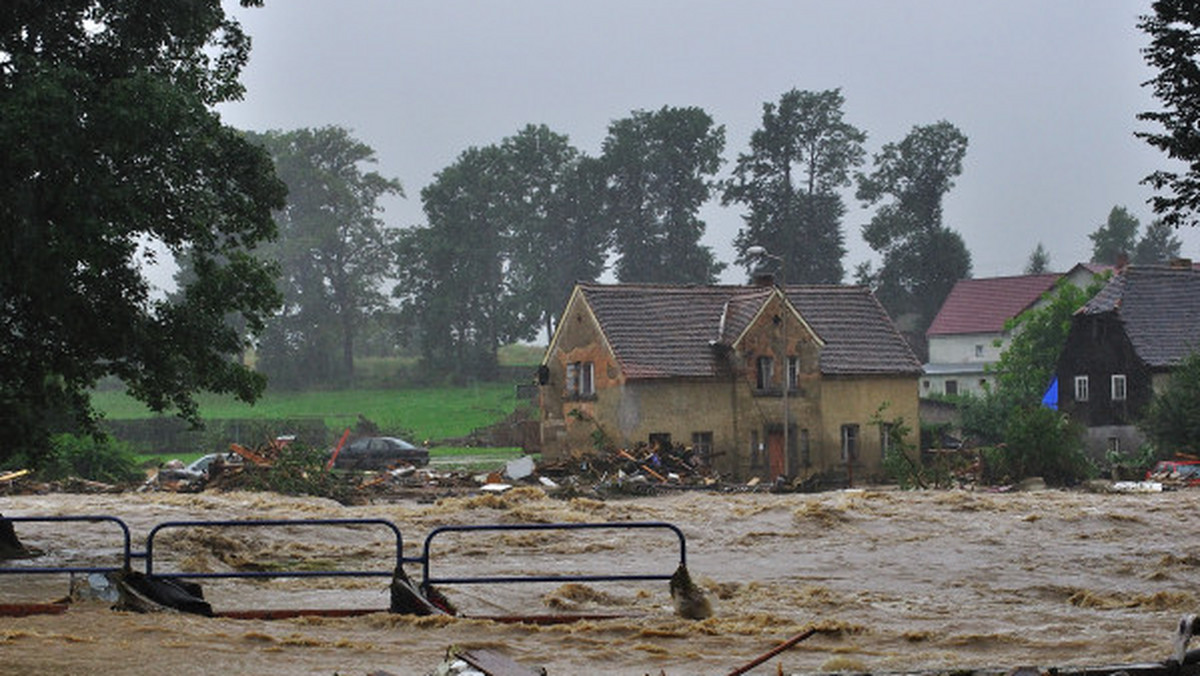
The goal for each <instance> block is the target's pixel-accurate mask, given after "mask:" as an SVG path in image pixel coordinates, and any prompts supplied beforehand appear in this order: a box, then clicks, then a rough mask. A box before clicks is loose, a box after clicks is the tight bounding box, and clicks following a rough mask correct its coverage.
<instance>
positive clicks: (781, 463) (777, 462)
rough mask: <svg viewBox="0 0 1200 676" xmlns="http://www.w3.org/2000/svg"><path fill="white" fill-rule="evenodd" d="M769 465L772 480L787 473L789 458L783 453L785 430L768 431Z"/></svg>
mask: <svg viewBox="0 0 1200 676" xmlns="http://www.w3.org/2000/svg"><path fill="white" fill-rule="evenodd" d="M767 467H768V468H769V469H770V471H771V475H770V476H769V477H768V478H769V479H771V480H772V481H774V480H775V479H777V478H778V477H781V476H786V475H787V458H786V456H785V455H784V453H783V430H779V431H773V432H767Z"/></svg>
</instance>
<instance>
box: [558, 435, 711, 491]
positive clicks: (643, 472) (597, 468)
mask: <svg viewBox="0 0 1200 676" xmlns="http://www.w3.org/2000/svg"><path fill="white" fill-rule="evenodd" d="M538 471H539V472H540V473H541V474H542V475H543V476H549V477H554V478H557V479H559V480H560V482H562V483H565V484H572V485H575V486H576V487H579V486H583V485H588V486H590V487H592V488H595V489H597V490H614V489H615V490H626V491H630V492H635V493H637V492H651V491H652V490H653V489H655V488H697V487H700V488H704V487H715V486H717V485H718V484H720V481H721V479H720V476H719V475H718V474H717V473H716V472H715V471H713V470H712V468H710V467H709V465H708V463H707V462H706V461H705V459H704V458H703V457H701V454H699V453H697V452H696V451H695V450H694V449H693V448H692V447H690V446H683V445H679V444H676V445H674V446H669V447H666V448H664V447H662V446H661V445H657V444H656V445H653V446H651V445H649V444H639V445H637V446H635V447H634V448H632V449H623V448H622V449H617V450H614V451H610V452H607V453H588V454H579V455H576V456H575V457H574V458H572V459H571V460H568V461H563V462H556V463H543V464H542V465H540V466H539V467H538Z"/></svg>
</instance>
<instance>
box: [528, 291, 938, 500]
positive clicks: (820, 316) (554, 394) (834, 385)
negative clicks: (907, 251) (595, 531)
mask: <svg viewBox="0 0 1200 676" xmlns="http://www.w3.org/2000/svg"><path fill="white" fill-rule="evenodd" d="M920 368H921V367H920V363H919V362H918V361H917V359H916V358H915V357H914V356H913V354H912V352H911V350H910V349H909V348H908V345H907V343H905V342H904V340H903V338H901V337H900V335H899V334H898V333H897V332H896V330H895V327H894V326H893V325H892V324H891V321H890V320H889V319H888V317H887V314H886V312H884V310H883V308H882V307H881V306H880V305H879V303H878V302H877V301H876V300H875V297H874V296H873V295H872V294H871V292H870V291H869V290H868V289H865V288H861V287H842V286H788V287H786V289H784V288H780V287H777V286H775V285H773V284H763V285H758V286H666V285H637V284H617V285H602V284H580V285H578V286H576V288H575V289H574V292H573V293H572V295H571V299H570V300H569V301H568V303H567V306H566V309H565V310H564V311H563V314H562V316H561V318H560V320H559V324H558V327H557V329H556V331H555V334H554V336H553V337H552V339H551V341H550V345H549V347H548V348H547V351H546V355H545V358H544V360H543V363H542V369H541V379H540V381H541V386H540V388H539V390H540V402H541V426H542V453H543V457H546V458H548V459H562V458H567V457H570V456H572V454H581V453H587V452H591V451H593V450H594V449H596V448H597V447H609V448H628V447H632V446H635V445H637V444H638V443H650V444H653V443H655V442H658V443H663V444H683V445H686V446H691V447H692V448H693V450H695V451H696V453H697V454H698V456H699V457H700V458H701V459H702V460H703V461H704V462H706V463H708V464H709V465H711V467H712V468H713V469H715V470H716V471H718V472H720V473H721V474H722V475H724V476H729V477H733V478H735V479H737V480H745V479H749V478H751V477H761V478H763V479H766V480H774V479H775V478H777V477H781V476H782V477H788V478H791V479H805V478H809V477H812V476H814V475H849V476H852V477H857V478H864V479H867V478H878V477H880V476H881V474H882V458H883V453H884V450H885V447H886V445H887V443H889V442H888V441H887V439H886V435H884V434H883V433H882V432H883V430H881V426H880V425H877V424H872V423H871V420H872V418H873V417H874V416H875V414H876V412H877V411H879V410H880V408H881V406H884V405H885V404H886V405H887V408H886V409H885V410H884V412H883V413H882V415H881V418H883V419H886V420H893V419H896V418H898V417H902V418H903V419H904V421H905V423H906V424H907V425H908V426H910V427H911V428H912V431H911V435H912V438H911V439H910V441H911V442H912V443H914V444H915V443H916V440H917V438H918V437H917V434H918V429H917V427H918V413H917V396H916V387H915V385H916V381H917V377H918V376H919V374H920Z"/></svg>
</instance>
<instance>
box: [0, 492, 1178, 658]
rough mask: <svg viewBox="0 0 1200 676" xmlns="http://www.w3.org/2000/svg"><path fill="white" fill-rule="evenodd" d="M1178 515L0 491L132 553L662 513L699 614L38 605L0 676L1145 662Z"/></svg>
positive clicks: (88, 554)
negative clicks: (231, 525) (486, 664)
mask: <svg viewBox="0 0 1200 676" xmlns="http://www.w3.org/2000/svg"><path fill="white" fill-rule="evenodd" d="M1198 508H1200V492H1197V491H1195V490H1182V491H1176V492H1166V493H1151V494H1134V495H1129V494H1124V495H1122V494H1094V493H1083V492H1061V491H1043V492H1031V493H983V492H974V493H972V492H962V491H955V492H899V491H893V490H883V489H880V490H865V491H855V492H849V491H848V492H833V493H822V494H812V495H769V494H711V493H680V494H672V495H667V496H659V497H646V498H636V499H621V500H609V501H598V500H591V499H582V498H578V499H574V500H569V501H561V500H556V499H551V498H548V497H546V496H545V495H544V494H543V493H542V492H541V491H540V490H537V489H532V488H519V489H515V490H513V491H510V492H509V493H506V494H504V495H500V496H477V497H461V498H444V499H442V500H439V501H438V502H437V503H435V504H418V503H417V502H398V503H392V504H376V505H370V506H363V507H343V506H341V505H338V504H336V503H333V502H330V501H326V500H320V499H306V498H290V497H282V496H273V495H265V494H251V493H226V494H219V493H211V494H210V493H204V494H199V495H170V494H126V495H117V496H92V495H87V496H84V495H46V496H29V497H9V498H0V513H3V514H5V515H6V516H47V515H68V514H111V515H114V516H117V517H120V518H121V519H122V520H124V521H126V522H127V523H128V524H129V525H130V528H131V530H132V531H133V543H134V549H135V550H138V549H140V548H141V546H142V544H144V542H145V538H146V535H147V533H148V532H149V530H150V529H151V528H152V527H153V526H154V524H157V523H160V522H164V521H170V520H179V519H247V518H257V519H262V518H271V519H296V518H383V519H387V520H390V521H392V522H394V523H395V524H396V525H397V526H398V527H399V528H400V530H401V531H402V533H403V535H404V538H405V542H404V550H405V554H406V555H409V556H415V555H417V554H419V550H420V545H421V542H422V541H423V539H424V538H425V535H426V534H427V533H428V532H429V531H430V530H431V529H433V528H434V527H436V526H439V525H450V524H490V523H550V522H577V523H586V522H605V521H648V520H662V521H667V522H671V523H674V524H676V525H678V526H679V527H680V528H681V529H682V530H683V532H684V533H685V535H686V537H687V558H688V568H689V569H690V571H691V574H692V577H693V579H694V580H695V581H696V582H697V583H698V584H699V585H700V586H701V587H702V588H703V589H704V590H705V591H706V592H707V593H708V594H709V597H710V598H711V599H712V601H713V604H714V606H715V610H716V614H715V616H714V617H712V618H710V619H707V620H703V621H688V620H682V619H679V618H677V617H675V615H674V614H673V613H672V610H671V607H670V598H669V595H668V591H667V585H666V583H665V582H659V581H651V582H636V583H628V582H625V583H610V582H606V583H587V584H580V583H569V584H561V583H554V584H543V583H538V584H525V585H504V586H479V585H448V586H445V587H443V588H442V591H444V592H445V593H446V595H447V596H449V597H450V598H451V600H453V601H454V602H455V603H456V604H457V605H458V606H459V609H460V610H461V611H462V612H464V613H466V614H471V615H494V614H498V613H509V612H518V613H530V614H532V613H591V614H613V615H619V617H614V618H611V619H600V620H589V621H583V622H577V623H574V624H567V625H559V626H541V627H539V626H529V625H509V624H500V623H496V622H492V621H489V620H483V619H461V618H414V617H406V616H397V615H389V614H386V613H376V614H368V615H364V616H360V617H352V618H340V619H325V618H307V619H292V620H276V621H258V620H234V619H225V618H217V619H212V618H204V617H196V616H190V615H182V614H176V613H157V614H149V615H138V614H132V613H120V612H115V611H112V610H109V609H108V606H107V605H106V604H104V603H102V602H98V601H94V602H86V603H77V604H76V605H74V606H72V608H71V609H70V610H69V611H68V612H66V613H65V614H62V615H45V616H33V617H25V618H0V673H4V674H23V673H36V674H98V673H122V674H155V675H160V674H171V675H172V676H180V675H183V674H212V673H229V674H243V673H244V674H327V675H328V674H334V673H338V674H365V673H367V672H369V671H372V670H377V669H381V670H386V671H390V672H392V673H395V674H426V673H429V672H430V671H432V670H433V669H434V668H435V667H436V666H437V664H438V663H439V662H440V661H441V658H442V656H443V655H444V653H445V651H446V649H447V647H449V646H452V645H458V646H466V647H488V648H493V649H497V650H502V651H503V652H505V653H507V654H508V655H509V656H510V657H512V658H513V659H515V660H517V661H518V662H521V663H522V664H525V665H529V666H542V667H545V668H546V669H547V671H548V673H549V674H551V676H561V675H563V674H583V673H589V674H590V673H597V674H636V675H638V676H641V675H643V674H654V675H658V674H666V675H667V676H680V675H686V674H722V673H728V672H729V671H730V670H732V669H734V668H736V667H739V666H741V665H743V664H745V663H747V662H749V661H750V660H751V659H753V658H754V657H756V656H758V655H761V654H762V653H764V652H766V651H768V650H769V649H771V648H772V647H774V646H775V645H777V644H778V643H779V642H781V641H783V640H785V639H787V638H789V637H791V636H793V635H795V634H798V633H800V632H801V631H804V630H805V629H806V628H808V627H811V626H817V627H819V628H821V629H822V632H821V633H818V634H817V635H815V636H813V637H812V638H810V639H808V640H807V641H805V642H802V643H800V644H799V645H797V646H796V647H794V648H792V649H791V650H788V651H787V652H785V653H783V654H782V655H780V656H779V657H776V658H775V659H773V660H771V661H769V662H767V663H765V664H763V665H762V666H759V667H757V668H756V669H755V670H754V671H752V672H750V673H754V674H776V673H779V671H782V672H783V673H803V672H824V671H847V670H850V671H874V672H885V671H895V672H898V671H908V670H917V669H959V668H964V669H965V668H983V667H1000V668H1004V667H1013V666H1018V665H1041V666H1082V665H1105V664H1114V663H1129V662H1147V661H1157V660H1161V659H1163V658H1165V657H1166V656H1167V655H1168V654H1169V652H1170V649H1171V638H1172V631H1173V628H1174V626H1175V624H1176V623H1177V621H1178V619H1179V617H1180V616H1181V615H1182V614H1184V613H1189V612H1195V611H1197V610H1200V607H1198V604H1197V595H1196V590H1197V589H1200V587H1198V585H1200V540H1198V538H1197V526H1196V523H1197V517H1196V515H1197V514H1198V513H1200V509H1198ZM18 532H19V533H20V534H21V537H22V539H23V540H25V543H26V545H31V546H36V547H38V548H40V549H43V550H45V552H46V554H45V556H43V557H42V560H41V562H40V563H41V564H42V565H52V564H54V563H55V562H60V561H71V562H74V563H75V564H78V562H79V561H95V562H99V565H107V564H106V563H104V562H108V561H111V560H112V556H113V553H114V549H115V548H114V546H113V542H114V538H115V535H114V533H113V532H112V530H111V529H110V530H105V528H104V527H98V526H94V525H84V526H80V525H77V524H76V525H62V526H60V525H57V524H53V525H46V526H39V527H37V528H36V529H35V528H34V527H33V526H32V525H31V524H22V525H21V526H20V527H19V529H18ZM160 550H161V552H162V553H161V554H160ZM394 551H395V538H394V536H393V535H392V534H391V533H390V532H389V531H386V530H380V529H372V528H333V529H315V530H308V529H304V528H291V527H289V528H284V529H273V530H271V531H270V532H266V531H257V530H256V531H254V532H248V531H246V530H237V529H235V530H222V531H211V530H207V529H199V530H195V529H192V530H181V531H178V532H174V533H170V534H168V533H166V532H164V533H162V535H161V542H160V541H159V540H156V541H155V561H156V562H155V566H156V568H155V570H156V572H161V570H162V567H163V566H166V567H168V568H173V569H174V570H189V571H221V570H232V569H243V570H244V569H247V568H254V567H258V568H268V569H269V568H271V567H272V566H292V567H295V566H297V565H301V566H304V565H307V566H310V567H312V568H327V567H346V568H356V569H381V568H382V569H385V570H386V569H387V566H388V562H389V561H390V560H391V559H390V558H389V557H391V556H393V555H394ZM434 552H435V560H436V562H437V563H436V565H435V566H434V574H435V575H439V576H443V577H444V576H446V575H461V574H468V573H469V574H481V575H489V574H511V573H514V572H526V573H536V572H577V573H595V572H597V571H622V572H629V571H638V570H641V571H645V570H647V569H650V570H653V571H654V572H659V573H661V572H666V573H669V572H671V570H673V569H674V564H675V563H676V562H677V560H678V544H677V540H675V539H674V536H673V535H670V533H669V532H668V533H666V535H665V536H664V535H663V534H661V533H657V532H644V533H643V532H629V531H626V532H616V531H595V532H592V531H587V532H584V531H579V532H572V533H554V534H548V533H544V532H515V533H489V534H485V535H482V536H475V537H457V536H455V537H448V538H446V539H445V540H444V541H438V544H437V545H435V547H434ZM160 556H161V559H160ZM160 561H161V564H160V563H159V562H160ZM298 561H304V562H307V563H303V564H298V563H297V562H298ZM409 573H410V575H412V576H413V577H414V578H419V576H420V573H421V571H420V569H419V568H418V567H410V568H409ZM386 582H387V580H386V579H383V578H353V579H341V580H332V581H330V580H316V579H311V578H306V579H300V580H297V579H284V580H272V581H206V582H205V585H204V588H205V593H206V596H207V597H208V598H209V599H210V600H211V601H212V603H213V606H214V608H216V609H217V610H218V611H221V610H233V609H247V608H270V607H273V608H342V607H347V608H350V607H352V608H380V609H382V608H385V607H386V606H387V593H386ZM67 587H68V581H67V580H66V579H65V578H60V577H57V576H55V577H52V578H46V577H35V576H23V575H22V576H0V602H10V603H11V602H20V601H48V600H51V599H52V598H54V597H57V596H62V595H64V594H65V592H66V591H67Z"/></svg>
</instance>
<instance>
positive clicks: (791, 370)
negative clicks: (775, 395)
mask: <svg viewBox="0 0 1200 676" xmlns="http://www.w3.org/2000/svg"><path fill="white" fill-rule="evenodd" d="M787 383H788V389H789V390H791V391H795V390H796V388H797V387H798V386H799V384H800V358H799V357H788V359H787Z"/></svg>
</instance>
